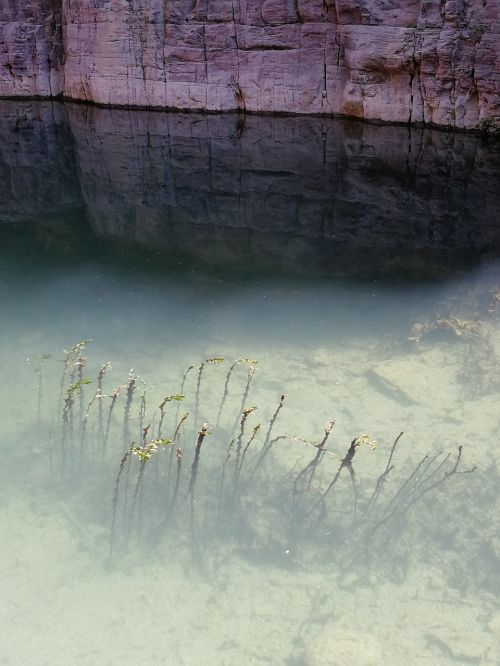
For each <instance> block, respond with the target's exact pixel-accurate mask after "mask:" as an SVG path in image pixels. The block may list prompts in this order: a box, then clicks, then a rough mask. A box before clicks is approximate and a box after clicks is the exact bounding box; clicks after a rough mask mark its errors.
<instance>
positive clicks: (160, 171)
mask: <svg viewBox="0 0 500 666" xmlns="http://www.w3.org/2000/svg"><path fill="white" fill-rule="evenodd" d="M499 148H500V146H498V142H496V141H493V140H492V139H490V138H482V137H481V136H477V135H474V134H465V133H448V132H442V131H437V130H430V129H421V128H418V129H409V128H406V127H391V126H384V127H377V126H375V125H372V124H369V123H362V122H359V121H348V120H336V119H331V118H304V117H286V118H284V117H274V116H269V117H262V116H241V115H238V114H216V115H215V114H214V115H202V114H185V113H175V114H174V113H158V112H151V111H128V110H117V109H100V108H98V107H95V106H85V105H80V104H78V105H75V104H66V105H62V104H60V103H50V102H13V101H3V102H0V184H1V188H2V189H1V190H0V225H1V223H2V222H3V223H4V224H7V223H10V224H11V225H12V224H15V225H17V227H18V228H20V227H23V226H26V227H27V228H30V229H33V228H35V229H39V230H40V229H41V228H43V227H45V228H46V229H47V236H49V235H50V231H51V230H52V232H53V233H52V236H56V237H59V238H63V239H68V238H69V239H71V238H72V237H74V238H76V241H75V242H76V243H77V244H78V243H80V241H79V240H78V238H77V233H76V232H77V231H78V230H79V229H81V227H82V220H83V219H84V218H85V219H86V221H87V225H88V226H90V229H91V233H92V234H93V235H94V236H93V237H94V238H95V237H96V236H97V237H99V238H100V239H103V240H105V242H106V243H109V242H111V243H114V244H115V245H118V246H120V247H123V246H127V247H129V248H131V250H132V253H134V254H135V255H137V253H139V254H141V253H142V252H145V253H146V255H147V256H151V255H160V256H161V257H162V261H167V262H171V263H173V264H174V265H177V264H176V259H174V258H175V257H181V258H182V257H186V256H188V257H192V258H194V259H195V260H196V261H202V262H205V263H210V264H218V265H220V266H223V267H231V266H232V267H237V268H240V267H246V268H250V269H253V268H257V269H259V270H262V269H264V270H274V269H278V270H286V271H294V272H301V271H303V272H306V273H307V274H313V273H315V272H320V273H325V274H326V273H328V274H334V275H335V274H336V275H349V274H353V275H365V276H375V275H380V274H390V273H398V274H401V273H406V274H408V275H425V276H428V275H429V274H434V275H448V274H450V273H453V272H455V271H459V272H460V271H463V269H464V267H465V266H467V265H470V264H474V263H477V262H479V261H480V260H481V258H482V257H483V256H484V255H485V254H488V255H498V254H500V226H499V224H498V211H499V210H500V190H499V188H498V186H497V180H496V179H495V174H496V173H497V172H498V163H499ZM90 252H91V253H93V252H95V243H94V244H93V245H91V248H90Z"/></svg>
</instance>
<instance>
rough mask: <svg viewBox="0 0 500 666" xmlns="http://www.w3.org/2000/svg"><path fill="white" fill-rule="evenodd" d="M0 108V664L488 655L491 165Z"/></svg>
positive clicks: (163, 119) (494, 358)
mask: <svg viewBox="0 0 500 666" xmlns="http://www.w3.org/2000/svg"><path fill="white" fill-rule="evenodd" d="M2 113H3V115H2V121H1V122H2V136H3V137H4V142H3V146H4V148H3V152H2V171H1V173H2V179H3V182H2V193H3V194H2V206H1V214H2V222H3V223H4V226H3V227H2V230H1V231H0V237H1V241H2V246H1V248H0V305H1V313H2V316H1V320H0V321H1V323H0V327H1V329H0V330H1V340H2V343H3V344H2V345H1V348H0V367H1V368H2V384H1V387H0V400H1V404H2V406H3V418H2V422H1V426H0V433H1V442H2V447H3V457H2V461H3V474H4V476H3V482H2V485H1V490H0V502H1V512H0V524H1V532H2V537H1V538H2V549H1V550H2V567H1V573H0V577H1V590H2V604H1V611H2V618H1V622H0V633H1V634H2V640H1V646H2V647H1V651H0V654H1V656H2V658H3V663H6V664H15V665H17V664H34V665H39V664H50V665H52V664H92V665H93V664H96V665H100V664H113V665H114V664H130V665H132V664H134V665H135V664H145V665H146V664H148V665H149V664H169V665H170V664H179V665H180V664H187V665H198V664H200V665H202V664H203V665H205V664H216V665H219V664H221V665H222V664H228V665H229V664H288V666H292V665H295V666H299V665H300V664H309V665H316V664H330V663H332V664H347V663H350V664H354V663H356V664H365V663H366V664H368V663H370V664H372V663H373V664H379V663H380V664H389V665H392V664H394V665H396V664H401V663H410V664H430V663H432V664H454V663H478V664H497V663H498V662H499V661H500V614H499V613H498V608H497V595H498V592H499V590H500V539H499V536H498V527H499V526H498V515H499V509H500V506H499V495H498V482H499V478H498V471H497V463H498V457H499V453H498V446H497V439H498V434H499V431H500V416H499V410H498V404H499V403H498V401H499V388H500V360H499V359H500V323H499V319H498V314H499V308H500V305H499V296H498V295H499V284H500V280H499V264H498V262H497V261H496V260H495V259H494V255H495V253H496V251H495V248H496V247H498V245H497V242H496V236H495V224H496V222H495V215H497V214H498V213H497V212H495V211H497V210H498V208H495V206H494V204H495V201H497V200H498V194H495V192H494V184H493V180H492V173H493V172H494V170H493V171H492V169H491V165H492V164H494V163H495V162H494V159H493V157H494V154H495V152H494V151H495V148H494V147H491V146H490V147H488V146H484V145H482V144H481V143H480V141H479V139H477V138H475V137H455V138H454V139H451V138H450V137H449V136H448V135H443V134H431V133H427V134H425V133H423V134H420V135H419V136H416V135H410V143H411V145H417V144H418V145H420V146H422V145H425V146H427V149H426V150H422V151H421V153H420V158H419V159H417V158H415V150H414V151H413V153H411V151H410V152H408V141H405V142H404V145H403V143H402V142H398V141H397V138H398V137H397V135H398V132H400V128H396V129H394V128H392V130H391V128H374V127H371V128H370V127H369V128H368V129H366V128H363V129H360V127H359V125H354V126H349V125H347V126H346V125H342V126H341V125H338V124H335V123H333V122H332V123H330V121H322V120H318V119H314V120H307V121H306V120H303V119H300V122H301V123H303V125H302V126H299V125H298V124H297V123H298V120H297V119H267V120H261V119H254V118H251V119H249V121H248V122H249V127H248V128H247V129H245V127H243V128H241V127H240V128H239V129H238V125H236V129H238V131H239V134H238V132H236V134H234V132H232V131H229V130H230V129H231V127H232V125H231V123H232V124H233V125H234V123H235V122H236V121H235V120H234V119H231V118H229V119H228V118H223V119H220V118H212V119H204V118H203V117H196V116H194V117H185V116H181V117H179V116H174V117H171V116H164V115H163V114H156V115H155V114H144V113H140V112H136V113H130V112H109V111H103V110H96V109H85V108H84V107H76V108H72V107H70V108H69V109H67V110H65V109H64V108H63V107H60V106H57V105H36V104H25V105H17V104H10V105H7V104H4V105H3V106H2ZM266 123H267V124H266ZM325 123H326V124H325ZM226 125H227V126H226ZM325 128H326V129H325ZM233 130H234V128H233ZM246 131H247V132H248V133H247V134H245V132H246ZM403 131H404V132H406V129H404V130H403ZM363 132H365V134H364V135H363ZM366 132H368V134H366ZM391 132H392V134H391ZM7 139H8V140H7ZM245 141H248V142H250V143H249V144H248V143H247V144H245ZM450 141H452V142H453V141H454V142H455V143H454V145H453V146H452V148H453V150H452V151H451V152H450V151H448V153H447V156H446V159H445V158H444V157H442V148H443V145H442V144H443V142H448V143H449V142H450ZM391 142H392V143H391ZM460 142H461V143H460ZM388 145H392V149H391V150H390V151H389V149H388ZM382 147H384V148H382ZM448 147H449V146H448ZM431 148H432V150H433V151H434V153H433V158H432V159H430V158H429V156H428V155H429V151H431ZM383 150H385V152H383ZM318 151H320V154H319V157H318ZM398 151H399V152H398ZM431 152H432V151H431ZM237 153H238V154H239V155H240V162H239V163H238V164H239V166H238V167H237V172H238V173H239V177H238V178H237V179H236V181H235V163H236V162H235V156H236V154H237ZM332 155H333V156H335V155H340V157H338V158H337V157H335V159H334V158H333V157H332ZM471 155H475V157H476V159H475V161H474V164H472V163H471V164H469V162H468V160H469V157H470V156H471ZM315 160H316V161H315ZM411 160H415V164H414V165H413V166H412V165H410V161H411ZM419 160H420V161H419ZM425 160H427V161H428V162H427V163H425ZM375 162H376V164H375ZM423 162H424V166H422V164H423ZM403 163H404V164H406V165H407V167H406V171H403V172H401V170H398V168H396V166H395V165H398V164H399V165H401V164H403ZM321 165H322V166H321ZM328 165H330V166H328ZM334 165H335V169H334V168H333V166H334ZM408 165H409V166H408ZM443 165H447V167H446V168H447V169H448V171H447V172H446V173H444V172H443V169H444V166H443ZM488 165H490V166H488ZM264 166H266V169H267V170H266V169H265V168H264ZM424 167H425V168H424ZM238 170H239V171H238ZM425 171H427V172H428V173H434V174H435V178H436V179H437V180H438V181H439V183H440V189H439V192H436V193H433V186H432V185H430V184H429V183H428V182H427V185H426V186H425V187H423V185H422V182H423V180H425V176H424V172H425ZM463 173H466V174H467V178H466V179H465V180H464V178H462V176H461V175H460V174H463ZM375 174H376V177H375ZM412 174H413V175H412ZM320 175H321V178H320V177H319V176H320ZM411 175H412V177H411V178H410V176H411ZM355 177H356V187H354V186H353V182H354V181H353V179H354V178H355ZM361 184H363V187H361ZM377 193H379V195H380V198H379V200H376V199H375V197H376V196H377ZM443 198H444V199H447V202H444V203H443V202H442V200H443ZM409 201H411V202H413V203H412V204H411V205H409V204H408V202H409ZM370 202H371V207H370V205H369V204H370ZM388 202H392V203H391V204H389V203H388ZM426 202H427V203H426ZM439 202H441V203H439ZM236 203H237V205H236ZM403 203H405V205H407V206H409V207H408V210H406V209H405V213H404V218H405V222H404V225H401V224H400V225H399V226H398V224H397V223H396V221H397V219H398V210H399V211H401V210H402V209H401V208H398V206H400V205H403ZM264 204H265V205H264ZM426 206H428V207H427V208H426ZM438 207H439V210H438ZM481 207H482V208H481ZM486 213H488V214H489V218H488V222H487V223H486V222H484V221H483V223H482V226H481V227H480V228H478V226H477V225H479V224H480V223H479V222H477V223H476V222H474V224H476V226H474V225H473V224H472V222H471V220H473V218H474V216H480V215H483V217H484V216H485V215H486ZM384 215H385V217H384ZM318 218H321V220H322V225H319V226H318V225H316V226H315V221H317V220H318ZM287 220H288V221H290V220H293V225H292V226H293V230H292V231H290V229H289V228H288V227H287V226H286V222H287ZM362 220H364V222H363V224H364V225H365V227H364V234H365V235H363V234H361V232H360V228H361V227H360V225H361V221H362ZM384 220H385V223H384ZM497 221H498V220H497ZM13 224H14V225H15V226H14V227H13ZM204 225H205V226H204ZM395 225H396V226H395ZM415 225H416V226H415ZM403 226H404V228H405V230H404V233H403V229H402V227H403ZM356 229H357V230H358V231H357V233H355V231H356ZM395 229H397V231H395ZM366 234H371V236H370V238H371V246H370V243H368V242H367V241H366V237H365V236H366ZM357 235H359V238H357ZM335 237H337V241H338V245H339V247H337V245H336V244H335ZM110 239H112V241H113V242H112V244H110V243H109V241H110ZM471 239H474V240H471ZM370 247H372V252H370ZM325 248H326V249H325ZM373 248H375V255H377V256H374V254H373ZM398 253H400V254H398ZM440 256H442V258H443V259H442V262H440V261H439V257H440ZM481 256H482V257H483V259H482V260H481V261H479V259H480V257H481ZM403 259H404V260H403ZM335 261H336V262H337V263H336V264H335ZM331 262H333V263H334V264H335V266H336V268H335V269H334V270H333V269H332V270H328V267H329V266H331V265H332V263H331ZM308 266H310V267H311V269H310V270H308ZM402 266H403V267H404V266H406V267H407V268H408V267H409V269H408V270H407V271H402V270H401V267H402ZM460 266H468V270H467V272H461V271H459V270H457V269H458V268H460ZM436 274H439V276H440V278H441V279H440V280H439V281H436V280H435V279H434V278H435V277H436ZM443 274H446V279H443ZM339 275H341V277H339ZM415 275H418V279H416V278H415ZM361 276H362V277H363V279H360V277H361ZM381 276H382V278H383V279H381ZM387 276H390V277H387ZM430 278H433V279H430ZM87 338H91V339H92V342H91V343H90V344H88V345H87V346H86V347H85V348H84V349H83V348H82V349H81V350H75V352H74V353H73V352H71V347H72V345H75V344H76V343H78V342H79V341H81V340H84V339H87ZM63 350H69V352H70V353H69V355H68V354H67V355H65V353H64V351H63ZM44 354H50V355H51V356H50V358H47V359H45V360H44V361H43V362H41V358H42V356H43V355H44ZM219 357H223V358H224V360H223V361H221V362H214V363H210V362H206V363H205V364H204V365H202V364H203V362H204V361H207V359H214V358H215V359H219ZM65 359H67V360H68V363H67V367H66V366H65V364H64V360H65ZM237 359H245V360H241V361H240V362H239V363H238V364H236V365H233V363H234V361H236V360H237ZM106 362H110V363H111V367H110V368H107V367H106V369H105V371H104V372H103V373H102V385H100V384H99V371H100V369H101V368H102V366H103V364H105V363H106ZM191 365H192V366H193V368H192V369H191V370H190V371H189V372H188V374H187V376H186V379H185V382H184V385H182V381H183V375H184V373H185V372H186V370H187V369H188V368H189V367H190V366H191ZM65 367H66V369H65ZM131 369H132V370H131ZM228 373H229V375H228ZM81 379H84V380H85V379H89V380H92V383H90V384H86V383H84V384H78V382H79V381H80V380H81ZM178 394H182V395H184V396H185V397H184V398H183V399H182V400H180V401H177V400H175V399H172V400H170V401H167V402H164V398H165V397H166V396H176V395H178ZM282 395H284V396H285V398H284V399H283V401H282V398H281V396H282ZM113 396H114V397H113ZM162 403H164V404H163V407H164V409H163V411H164V412H165V414H164V416H163V417H162V410H161V409H160V408H159V405H161V404H162ZM280 404H281V407H280ZM254 407H256V409H253V408H254ZM243 410H247V411H243ZM186 413H188V414H189V416H188V417H187V418H186V419H185V421H183V422H182V425H180V426H179V423H180V422H181V421H182V417H183V415H184V414H186ZM332 421H335V424H334V425H333V426H331V425H330V426H329V425H328V424H329V422H332ZM205 422H206V423H207V424H208V425H207V429H208V434H207V435H206V437H204V438H203V437H201V438H200V435H199V432H200V429H202V428H203V424H204V423H205ZM177 426H179V427H178V428H177ZM257 426H259V427H257ZM330 427H332V429H331V432H330V433H329V436H328V437H327V438H326V439H325V428H326V429H328V430H329V429H330ZM402 431H404V434H403V436H402V437H401V438H400V440H399V441H398V443H397V446H396V448H395V449H394V452H393V455H392V457H390V456H391V449H392V447H393V444H394V442H395V440H396V438H397V436H398V435H399V433H400V432H402ZM202 433H203V434H205V432H204V431H203V430H202ZM363 435H367V437H366V438H363V437H362V436H363ZM282 436H283V437H282ZM284 436H286V437H284ZM165 438H169V439H174V440H175V441H174V442H173V443H169V442H168V441H165ZM155 440H161V441H159V442H158V441H155ZM151 442H153V443H151ZM197 442H198V443H199V445H200V446H199V448H198V454H199V456H198V455H197V453H196V444H197ZM322 443H323V444H322ZM318 445H320V446H323V448H318ZM459 446H463V449H462V453H461V457H460V459H459V460H458V464H457V457H458V455H459V449H458V447H459ZM130 447H135V450H134V451H131V450H130ZM127 452H128V455H127ZM448 454H449V457H447V456H448ZM120 461H123V466H122V468H121V472H120ZM473 468H476V469H475V471H474V472H471V470H472V469H473ZM469 472H471V473H469ZM337 475H338V476H337ZM28 638H29V640H28ZM342 650H344V651H345V652H346V654H347V656H346V657H345V658H344V661H342V660H341V657H339V656H337V657H335V659H337V660H335V659H334V656H333V655H335V654H340V652H341V651H342ZM322 660H323V661H322ZM329 660H330V661H329Z"/></svg>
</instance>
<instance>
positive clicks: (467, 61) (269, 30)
mask: <svg viewBox="0 0 500 666" xmlns="http://www.w3.org/2000/svg"><path fill="white" fill-rule="evenodd" d="M0 45H1V46H0V95H2V96H9V95H11V96H12V95H14V96H30V95H41V96H55V95H63V96H65V97H67V98H72V99H77V100H85V101H89V102H96V103H99V104H105V105H123V106H142V107H166V108H167V107H168V108H175V109H197V110H208V111H222V110H235V109H240V110H246V111H254V112H265V113H269V112H271V113H272V112H280V113H299V114H345V115H349V116H355V117H359V118H365V119H372V120H374V119H377V120H383V121H397V122H404V123H408V122H409V123H422V122H423V123H433V124H436V125H444V126H448V127H456V128H475V129H477V128H481V129H485V130H493V131H494V130H495V129H497V128H498V127H499V122H500V85H499V83H500V64H499V57H498V56H499V52H500V0H410V1H409V2H403V0H168V2H167V1H166V0H94V2H88V0H23V1H22V2H21V0H7V2H4V3H2V7H0Z"/></svg>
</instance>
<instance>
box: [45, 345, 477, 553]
mask: <svg viewBox="0 0 500 666" xmlns="http://www.w3.org/2000/svg"><path fill="white" fill-rule="evenodd" d="M89 343H90V340H83V341H82V342H79V343H77V344H76V345H74V346H72V347H71V348H70V349H68V350H66V351H65V352H64V357H63V359H62V361H63V362H62V373H61V377H60V379H59V382H58V391H56V393H57V395H58V400H57V406H56V408H55V410H54V409H52V408H49V410H48V414H47V419H48V421H49V423H50V424H51V432H52V437H51V441H50V450H49V453H50V460H51V469H52V474H53V477H54V479H56V480H57V481H58V482H59V483H62V484H66V485H69V486H71V487H75V485H78V483H77V482H79V483H82V482H83V481H82V475H83V471H82V470H90V473H89V474H87V477H86V480H85V481H84V482H85V483H88V482H89V479H92V480H93V481H96V480H98V483H97V486H96V487H98V488H100V492H101V498H100V501H101V504H102V506H104V507H106V508H107V509H109V511H106V512H105V516H106V520H107V524H108V526H109V551H108V552H109V554H110V555H111V556H117V555H118V554H120V553H123V552H126V551H127V550H129V549H130V546H131V544H132V543H134V544H135V543H139V544H144V545H146V546H147V547H152V546H153V545H155V546H156V547H161V545H162V544H165V543H166V542H168V540H169V539H172V538H175V539H176V540H177V541H180V542H182V543H186V544H190V547H191V549H192V552H193V555H194V556H195V557H196V559H197V561H199V562H201V561H204V560H206V552H207V551H210V552H211V553H212V554H213V552H214V548H215V549H217V548H218V547H220V545H221V544H230V545H232V546H234V547H236V548H238V550H239V551H241V552H244V553H246V554H247V555H253V556H255V557H259V556H265V557H268V556H273V557H280V558H281V557H287V558H288V559H290V558H295V559H298V560H301V559H302V560H303V559H307V558H308V557H309V556H310V557H312V558H315V557H317V552H318V549H327V550H328V551H329V552H330V553H332V557H334V558H335V559H341V558H344V557H345V556H346V553H351V554H352V553H354V552H355V551H356V552H361V551H362V550H363V548H369V547H370V544H371V543H373V542H374V541H375V540H376V539H378V538H379V535H380V534H381V533H383V532H384V530H387V529H388V528H389V527H390V526H391V525H395V524H401V523H402V522H404V521H405V520H406V517H407V515H408V513H409V512H410V511H411V510H413V509H414V508H415V507H418V506H421V507H422V510H425V502H422V500H423V499H424V498H425V497H426V496H429V495H430V494H431V493H434V492H436V491H437V490H438V489H439V488H440V487H443V486H444V485H445V484H447V482H448V481H450V479H452V478H454V477H456V476H457V475H459V474H464V473H468V472H470V471H473V470H471V469H466V470H462V468H461V460H462V447H461V446H459V447H458V450H457V452H456V454H455V455H453V454H452V453H444V452H443V451H441V450H439V451H435V452H433V453H431V454H428V455H425V456H423V457H421V458H420V459H419V460H417V461H416V462H414V463H413V464H412V465H409V466H408V465H407V466H406V469H401V470H400V471H397V470H396V457H397V452H398V450H399V446H400V441H401V439H402V435H403V433H400V434H399V435H398V437H397V438H396V439H395V441H394V443H393V444H392V446H391V448H390V449H389V450H388V452H387V454H383V449H384V447H383V446H382V445H379V443H378V442H377V441H376V440H375V439H374V438H373V437H370V436H368V435H365V434H362V435H359V436H356V437H354V438H353V439H351V440H350V441H349V442H348V443H347V444H344V446H342V444H339V443H334V444H332V441H333V439H334V429H335V421H334V420H331V421H329V422H328V423H327V424H326V426H325V427H324V428H323V431H322V433H321V435H320V437H319V438H318V441H311V440H309V439H305V438H303V437H299V436H298V435H296V434H292V433H287V426H286V421H285V419H284V412H285V411H286V402H287V400H286V396H285V394H281V395H278V396H276V402H275V405H274V407H273V406H271V407H269V405H257V404H251V403H253V402H254V401H255V400H254V398H252V399H250V394H251V392H252V389H253V381H254V378H255V373H256V368H257V362H256V361H255V360H252V359H248V358H240V359H237V360H235V361H233V362H231V363H230V364H229V368H228V370H227V372H225V373H223V372H222V373H221V370H222V369H223V368H224V366H225V364H226V361H225V359H224V358H222V357H219V356H217V357H213V358H208V359H206V360H204V361H202V362H201V363H200V364H199V365H198V366H197V372H193V371H194V370H195V367H196V366H193V365H191V366H189V367H188V369H187V370H186V372H185V373H184V375H183V377H182V380H181V382H180V385H178V386H176V387H175V386H174V390H173V391H172V393H167V394H166V395H163V397H161V398H156V396H157V394H158V392H159V388H157V387H152V386H148V385H147V384H146V383H145V381H144V380H143V379H142V378H141V377H140V376H139V375H137V374H136V373H135V372H134V371H133V370H130V372H129V374H128V377H127V378H126V380H125V381H124V382H123V383H121V384H118V386H116V387H115V388H112V389H111V390H107V389H106V387H105V384H106V383H107V381H108V376H109V375H110V373H111V370H112V368H111V363H110V362H106V363H104V364H102V365H101V366H100V368H99V370H98V371H97V376H96V377H95V379H93V378H91V377H90V376H87V375H88V374H90V373H88V372H87V371H86V369H87V358H86V357H85V355H84V354H85V352H86V349H87V346H88V345H89ZM48 360H49V357H48V356H47V355H45V356H43V357H42V360H41V362H40V364H39V366H38V367H37V369H36V373H37V379H38V413H39V421H40V422H41V421H42V420H43V415H42V404H44V403H45V402H46V400H45V398H44V396H43V395H42V386H46V382H44V377H43V370H44V369H45V366H46V363H47V362H48ZM209 368H213V369H214V370H213V371H211V372H213V375H212V376H211V377H210V383H209V385H208V386H207V382H206V377H207V372H208V369H209ZM238 368H243V369H244V370H245V373H244V379H243V385H242V386H241V385H239V384H238V383H237V375H236V370H237V369H238ZM217 384H219V385H220V386H221V388H220V393H219V395H220V399H217V397H216V393H215V390H214V386H216V385H217ZM190 396H191V397H190ZM214 396H215V397H214ZM208 397H210V398H211V400H210V401H209V403H210V405H211V406H210V410H211V411H212V412H213V413H212V416H211V417H209V415H208V414H207V408H206V407H205V406H203V400H204V399H205V400H206V399H207V398H208ZM184 407H189V409H186V410H184ZM261 413H264V414H266V413H267V416H266V417H265V418H263V419H258V415H259V414H261ZM200 414H203V416H200ZM370 452H371V453H370ZM361 454H362V455H361ZM360 456H361V466H360V469H361V473H359V472H358V467H357V464H358V460H359V459H360ZM367 456H370V457H369V458H368V457H367ZM371 456H373V458H372V457H371ZM384 461H385V463H384ZM383 538H386V537H383ZM360 549H361V551H360Z"/></svg>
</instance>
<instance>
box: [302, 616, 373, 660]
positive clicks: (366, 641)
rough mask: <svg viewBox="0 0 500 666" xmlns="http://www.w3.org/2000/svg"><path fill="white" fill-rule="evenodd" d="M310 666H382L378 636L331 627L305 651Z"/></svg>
mask: <svg viewBox="0 0 500 666" xmlns="http://www.w3.org/2000/svg"><path fill="white" fill-rule="evenodd" d="M305 662H306V664H307V666H354V665H355V666H382V665H383V664H384V663H385V661H384V656H383V653H382V648H381V647H380V644H379V642H378V640H377V639H376V637H375V636H373V635H372V634H369V633H365V632H362V631H354V630H353V629H346V628H345V627H339V626H337V625H334V624H328V625H327V626H326V627H325V628H324V629H323V631H322V632H321V633H320V634H319V636H317V637H316V638H315V639H314V640H313V641H312V642H311V643H310V644H309V645H308V646H307V648H306V660H305Z"/></svg>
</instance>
